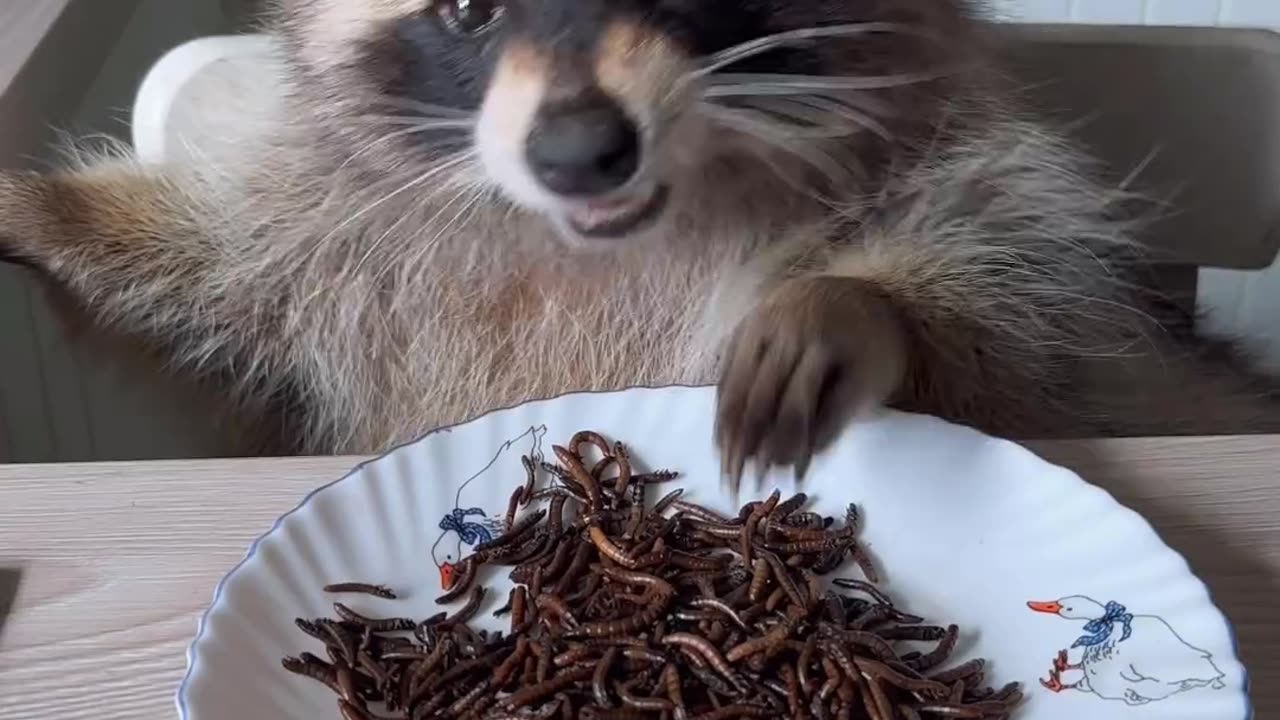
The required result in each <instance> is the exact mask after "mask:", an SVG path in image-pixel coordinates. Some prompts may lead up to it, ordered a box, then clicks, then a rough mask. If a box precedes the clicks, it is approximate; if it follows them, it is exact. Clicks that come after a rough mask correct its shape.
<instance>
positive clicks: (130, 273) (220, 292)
mask: <svg viewBox="0 0 1280 720" xmlns="http://www.w3.org/2000/svg"><path fill="white" fill-rule="evenodd" d="M192 208H193V206H192V205H191V200H190V199H188V198H187V197H186V196H185V195H184V193H183V191H182V190H181V189H180V188H179V187H177V186H176V185H175V184H173V183H171V182H169V181H168V180H166V179H165V178H164V177H163V176H161V175H156V174H151V173H149V172H147V171H145V170H142V169H140V168H138V167H136V166H133V165H131V164H128V163H120V164H115V163H110V164H104V165H100V166H94V167H89V168H87V169H84V170H80V171H77V172H66V173H56V174H50V175H36V174H17V173H9V172H4V171H0V257H3V258H5V259H7V260H11V261H14V262H17V263H20V264H23V265H27V266H29V267H31V268H33V269H34V270H35V271H36V272H37V274H38V275H39V276H40V277H41V279H42V280H43V281H45V283H46V284H51V285H52V286H53V287H54V288H55V290H56V291H57V296H58V298H59V299H60V300H62V302H63V303H66V302H67V301H69V302H70V304H71V306H72V307H73V309H74V311H75V319H76V320H84V319H87V320H88V321H89V322H91V323H93V324H94V325H96V326H98V327H100V328H102V329H104V330H106V331H107V333H108V334H109V335H114V336H119V337H124V338H128V339H130V340H131V341H133V342H135V343H136V342H141V343H142V345H143V346H144V347H145V348H146V349H147V350H149V351H150V352H152V353H154V354H155V355H157V356H158V357H159V359H160V360H161V361H162V362H165V363H166V364H167V365H169V366H170V367H173V368H175V369H178V370H180V371H181V372H182V374H183V375H184V376H186V377H189V378H195V379H198V380H202V381H206V382H213V383H215V384H217V385H220V386H221V385H223V384H224V383H225V384H228V385H233V386H235V387H237V388H239V389H241V390H242V393H241V394H242V395H243V396H244V397H243V398H238V399H239V400H241V403H240V407H237V408H236V410H238V411H240V412H247V413H248V414H249V417H248V419H250V420H255V421H256V420H258V419H259V418H258V417H255V415H259V414H261V411H262V410H263V408H256V409H254V410H251V409H250V408H249V407H247V406H245V405H244V403H245V402H248V403H259V404H262V405H267V404H275V403H276V402H277V398H278V396H279V395H280V393H279V389H278V387H276V386H278V385H279V384H280V382H281V381H280V378H273V377H270V373H269V372H268V371H267V368H270V367H277V368H278V367H279V365H278V364H277V363H274V362H272V361H271V359H270V358H266V357H263V356H262V348H269V347H272V345H271V344H269V343H261V342H258V340H260V339H261V338H257V337H255V333H262V332H265V331H268V330H269V328H267V327H266V326H267V325H268V322H266V321H265V320H264V319H263V318H259V317H250V316H249V315H248V314H247V313H248V311H247V310H244V311H238V310H236V309H234V308H232V307H229V306H228V303H227V302H226V300H227V298H228V295H227V294H226V293H225V291H224V289H223V288H225V287H226V286H228V285H229V283H227V282H219V281H218V278H219V277H223V278H225V277H226V276H227V275H228V273H227V268H226V267H224V265H225V263H226V260H225V258H226V257H227V255H228V254H227V253H226V252H225V251H224V250H223V249H221V248H219V247H218V246H217V245H216V244H215V243H214V242H213V241H212V240H211V239H210V238H209V237H208V236H207V234H206V232H205V230H204V229H203V228H201V227H200V226H199V224H198V223H197V222H196V221H195V220H194V214H193V212H192ZM232 375H234V379H233V381H232V382H228V381H229V380H232V378H231V376H232ZM243 391H248V392H243ZM264 398H267V400H266V401H265V402H264V401H263V399H264ZM271 412H274V410H272V411H271ZM273 444H278V443H275V441H273ZM285 449H287V448H277V447H272V448H270V450H273V451H283V450H285Z"/></svg>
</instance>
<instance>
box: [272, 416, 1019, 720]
mask: <svg viewBox="0 0 1280 720" xmlns="http://www.w3.org/2000/svg"><path fill="white" fill-rule="evenodd" d="M592 445H594V446H595V447H597V448H598V449H599V451H600V452H601V453H602V454H603V457H602V459H600V460H599V461H596V462H594V463H589V462H588V461H587V460H586V459H585V458H584V456H583V455H581V454H579V451H580V450H582V449H583V448H584V447H587V448H589V447H590V446H592ZM555 452H556V456H557V458H558V460H559V464H558V465H552V464H541V466H540V464H539V463H536V462H535V461H533V460H532V459H530V458H524V459H523V461H524V466H525V470H526V474H527V478H526V482H525V484H524V485H522V486H521V487H517V488H516V490H515V492H514V494H513V495H512V497H511V501H510V504H509V506H508V511H507V518H506V519H507V528H508V529H507V531H506V532H505V533H504V534H503V535H501V536H500V537H498V538H496V539H494V540H493V541H492V542H488V543H485V544H483V545H480V546H478V547H476V548H475V552H474V554H472V555H471V556H470V557H468V558H466V559H465V560H464V561H463V562H462V563H461V566H460V569H459V572H458V573H457V575H456V580H455V582H454V585H453V587H452V588H451V589H450V590H449V592H448V593H446V594H445V595H444V596H443V597H441V598H439V602H441V603H448V602H452V601H454V600H457V599H460V598H462V597H464V596H466V597H468V598H469V600H468V602H467V603H466V605H465V607H463V608H461V609H460V610H458V611H457V612H455V613H453V614H452V615H449V614H445V613H441V614H439V615H436V616H435V617H431V618H428V619H426V620H423V621H420V622H418V621H414V620H411V619H407V618H371V617H365V616H363V615H361V614H359V613H356V612H355V611H353V610H351V609H350V608H348V607H347V606H346V605H344V604H342V603H335V604H334V609H335V611H336V613H337V615H338V619H319V620H306V619H299V620H298V621H297V625H298V627H299V628H301V629H302V630H303V631H304V632H306V633H307V634H309V635H312V636H313V637H315V638H317V639H319V640H320V641H321V642H323V643H324V646H325V650H326V652H327V654H328V661H325V660H323V659H321V658H319V657H317V656H315V655H312V654H310V653H303V654H302V655H301V656H300V657H296V658H294V657H290V658H285V660H284V666H285V667H286V668H287V669H289V670H290V671H293V672H296V673H299V674H302V675H306V676H308V677H311V678H314V679H316V680H318V681H320V682H323V683H324V684H326V685H328V686H329V687H330V688H331V689H332V690H333V691H334V692H335V693H337V694H338V696H339V699H338V706H339V709H340V710H341V712H342V714H343V716H344V717H345V718H346V719H347V720H371V719H374V720H376V719H378V718H411V719H413V720H418V719H420V718H504V719H505V718H552V717H562V718H578V717H580V718H646V717H652V718H674V719H675V720H683V719H684V718H707V719H709V718H737V717H789V718H828V717H830V718H854V719H857V718H865V719H868V720H920V719H924V718H981V719H985V718H1008V717H1009V716H1010V715H1011V714H1012V713H1013V711H1014V708H1015V706H1016V705H1017V704H1018V703H1019V701H1020V699H1021V692H1020V691H1019V689H1018V686H1017V685H1016V684H1013V685H1009V686H1007V687H1005V688H1004V689H1002V690H993V689H990V688H988V687H985V686H984V685H983V684H982V680H983V662H982V661H981V660H970V661H968V662H964V663H961V664H957V665H953V666H951V667H949V668H947V669H939V668H940V667H941V666H942V665H943V664H944V663H946V662H947V661H948V660H949V659H950V658H949V656H950V655H951V652H952V650H953V648H954V647H955V644H956V639H957V632H958V630H957V628H956V627H955V626H954V625H952V626H950V627H940V626H934V625H926V624H923V622H924V621H923V619H922V618H919V617H915V616H912V615H909V614H907V613H905V612H902V611H901V610H898V609H896V608H895V607H894V606H893V604H892V603H891V602H890V601H889V599H888V598H887V597H886V596H885V595H884V594H883V593H882V592H881V591H880V590H878V589H877V588H876V587H875V586H874V585H873V584H872V583H874V582H875V579H876V578H875V573H874V572H873V570H872V567H871V564H870V562H869V561H868V560H867V558H866V556H865V554H864V553H863V552H862V550H861V548H860V546H859V544H858V541H857V537H856V534H857V520H858V517H857V513H856V510H855V508H854V507H853V506H850V507H849V510H848V513H847V515H846V517H845V521H844V523H843V525H841V526H839V527H834V525H835V523H834V522H833V521H832V519H830V518H825V517H822V516H820V515H817V514H814V513H812V512H808V511H806V510H805V509H804V505H805V502H806V498H805V497H804V495H802V494H801V495H796V496H794V497H792V498H790V499H788V500H781V499H780V496H779V494H778V493H777V492H775V493H774V494H773V495H771V496H770V497H769V498H768V499H767V500H764V501H761V502H753V503H748V504H747V505H745V506H743V508H742V509H741V511H740V512H739V513H738V515H737V516H736V517H723V516H721V515H719V514H717V513H715V512H713V511H711V510H709V509H707V508H705V507H702V506H700V505H696V504H693V503H690V502H685V501H683V500H682V499H681V492H682V491H680V490H674V491H672V492H669V493H667V494H666V495H665V496H663V497H662V498H661V499H660V500H658V501H657V502H656V504H654V505H653V506H652V507H647V503H646V494H647V493H648V491H649V490H650V489H651V486H656V485H660V484H662V483H665V482H668V481H670V480H671V479H673V478H674V477H675V475H674V474H673V473H668V472H657V473H647V474H639V473H636V474H633V473H632V471H631V463H630V460H629V458H628V456H627V453H626V451H625V450H624V448H623V447H622V445H620V444H609V443H608V442H607V441H605V439H604V438H602V437H601V436H600V435H598V434H596V433H592V432H582V433H578V434H577V435H575V436H574V437H573V439H572V440H571V441H570V442H569V444H568V446H567V447H556V448H555ZM588 465H590V467H588ZM540 468H541V469H543V470H545V471H547V474H548V475H549V476H550V477H551V478H552V482H551V483H549V486H548V487H545V488H541V489H539V488H538V487H537V484H538V483H537V478H538V476H539V474H540V473H539V472H538V471H539V469H540ZM543 503H546V505H547V507H545V508H539V509H536V510H535V509H532V508H530V507H529V506H535V505H541V504H543ZM521 508H526V509H525V511H524V514H523V515H520V512H521ZM850 557H851V558H853V559H854V560H855V562H856V564H857V566H858V567H860V568H861V573H862V574H863V575H864V576H865V579H846V578H835V579H832V580H831V581H830V582H829V583H827V582H825V581H824V580H823V579H821V577H820V576H823V575H826V574H828V573H831V572H833V571H835V570H836V569H838V568H839V567H841V566H842V565H843V564H844V561H845V560H846V558H850ZM494 565H500V566H508V567H513V570H512V571H511V578H512V580H513V581H514V582H515V584H516V586H515V589H514V590H513V591H512V592H511V594H510V596H509V598H508V601H507V602H506V604H505V605H504V606H503V607H502V608H501V609H499V610H498V611H497V612H495V615H497V616H509V617H510V631H509V632H506V633H487V632H485V631H475V630H473V629H471V628H469V627H468V625H467V622H468V621H469V620H470V619H472V618H473V617H474V616H475V614H476V613H477V612H478V611H479V608H480V606H481V604H482V602H483V600H484V597H485V590H484V588H483V587H480V586H479V585H477V584H476V582H475V581H476V576H477V573H478V571H479V569H480V568H481V567H482V566H494ZM828 585H829V588H828ZM326 590H329V591H331V592H364V593H368V594H373V595H377V596H379V597H389V598H394V594H393V593H392V592H391V591H390V590H389V589H387V588H385V587H382V586H377V585H361V584H358V583H346V584H342V585H332V586H329V587H328V588H326Z"/></svg>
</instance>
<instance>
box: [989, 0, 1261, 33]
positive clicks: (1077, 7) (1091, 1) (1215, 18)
mask: <svg viewBox="0 0 1280 720" xmlns="http://www.w3.org/2000/svg"><path fill="white" fill-rule="evenodd" d="M992 6H993V7H994V8H995V9H996V11H997V12H1000V13H1002V14H1007V15H1009V16H1010V17H1016V18H1018V19H1023V20H1029V21H1038V22H1064V21H1065V22H1089V23H1110V24H1143V23H1145V24H1161V25H1247V26H1264V27H1280V0H993V2H992Z"/></svg>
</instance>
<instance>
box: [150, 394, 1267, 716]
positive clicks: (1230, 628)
mask: <svg viewBox="0 0 1280 720" xmlns="http://www.w3.org/2000/svg"><path fill="white" fill-rule="evenodd" d="M711 387H714V386H712V385H692V384H679V383H676V384H669V385H632V386H629V387H626V388H621V389H612V390H577V391H571V392H565V393H560V394H558V395H551V396H548V397H542V398H532V399H529V400H525V401H523V402H518V403H514V404H511V405H507V406H504V407H499V408H494V409H492V410H489V411H486V412H484V413H481V414H479V415H476V416H474V417H471V418H467V419H465V420H461V421H459V422H456V423H451V424H449V425H441V426H440V427H437V428H434V429H431V430H428V431H426V432H424V433H422V434H421V435H418V436H417V437H414V438H413V439H411V440H407V441H405V442H402V443H400V444H397V445H395V446H393V447H391V448H389V449H388V450H386V451H384V452H382V453H380V454H378V455H375V456H373V457H370V458H368V459H366V460H362V461H360V462H358V463H356V464H355V465H354V466H353V467H352V468H351V469H350V470H348V471H347V472H346V473H344V474H343V475H341V476H340V477H337V478H335V479H333V480H330V481H328V482H325V483H323V484H321V485H319V486H317V487H316V488H314V489H312V490H310V491H309V492H307V494H306V495H304V496H303V497H302V499H301V500H300V501H299V502H298V503H297V504H296V505H295V506H293V507H292V508H290V509H289V510H288V511H286V512H284V513H283V514H281V515H280V516H279V517H277V518H276V519H275V520H274V521H272V523H271V526H270V527H269V528H267V530H266V531H264V532H263V533H261V534H260V535H258V536H257V537H255V538H254V540H253V542H252V543H250V545H249V549H248V550H247V551H246V552H245V554H244V557H242V558H241V559H240V560H239V561H237V562H236V564H235V565H234V566H232V568H231V569H230V570H228V571H227V572H226V573H225V574H224V575H223V576H222V578H221V579H219V580H218V583H217V585H215V586H214V590H213V596H212V598H211V600H210V602H209V605H208V607H206V608H205V609H204V611H203V612H202V613H201V614H200V619H199V621H198V622H197V626H196V634H195V636H194V637H193V638H192V640H191V642H190V643H189V644H188V645H187V650H186V660H187V668H186V671H185V672H184V673H183V676H182V680H181V682H180V683H179V684H178V689H177V691H176V692H175V693H174V701H175V704H176V705H177V710H178V717H179V720H188V717H189V710H188V708H187V704H186V693H187V689H188V687H189V686H190V683H191V681H192V679H193V677H194V675H195V672H196V665H197V655H196V646H197V645H198V644H199V643H200V641H201V639H203V637H204V634H205V631H206V629H207V626H208V623H209V616H210V615H211V614H212V613H213V611H214V609H215V608H217V607H218V605H219V604H220V602H221V600H222V596H223V591H224V590H225V588H226V585H227V583H228V581H229V580H230V579H231V577H232V576H233V575H235V574H236V572H237V571H239V570H240V569H241V568H242V567H243V566H244V565H245V564H246V563H248V562H249V560H251V559H252V558H253V557H254V556H255V555H256V554H257V552H258V549H259V547H260V546H261V544H262V543H263V542H264V541H265V540H266V539H267V538H268V537H270V536H271V535H273V534H274V533H275V532H276V531H277V530H279V528H280V527H281V525H283V523H284V522H285V520H286V519H288V518H289V517H290V516H292V515H294V514H295V513H297V512H299V511H300V510H302V508H304V507H305V506H307V504H308V503H310V502H311V500H312V499H313V498H314V497H315V496H316V495H317V494H319V493H321V492H323V491H325V490H328V489H329V488H332V487H334V486H336V485H338V484H339V483H342V482H344V481H346V480H349V479H351V478H353V477H355V476H357V475H359V474H360V473H361V472H363V471H364V470H365V469H366V468H368V467H369V466H371V465H375V464H377V463H380V462H381V461H383V460H385V459H387V458H388V457H390V456H392V455H395V454H396V453H398V452H400V451H401V450H404V449H405V448H408V447H411V446H414V445H417V444H418V443H420V442H422V441H424V440H426V439H427V438H430V437H433V436H435V435H440V434H444V433H448V432H450V431H451V430H453V429H454V428H458V427H461V426H464V425H469V424H471V423H476V422H480V421H483V420H485V419H487V418H489V417H491V416H494V415H498V414H501V413H505V412H510V411H513V410H516V409H518V408H521V407H524V406H526V405H531V404H537V403H549V402H553V401H558V400H563V399H568V398H573V397H591V396H600V395H622V394H627V393H632V392H633V391H643V392H664V391H668V390H706V389H708V388H711ZM890 412H892V413H895V414H898V415H908V416H910V415H915V416H919V417H929V418H932V419H935V420H939V421H941V422H943V423H946V424H948V425H953V426H956V427H960V428H964V429H966V430H969V431H971V432H974V433H977V434H978V435H980V436H982V437H986V438H989V439H991V440H993V441H995V442H997V443H999V444H1003V445H1005V446H1006V447H1008V448H1011V449H1013V450H1014V451H1015V452H1018V453H1021V454H1023V455H1024V456H1026V455H1030V456H1032V457H1034V458H1036V459H1037V460H1039V461H1041V462H1043V463H1045V464H1047V465H1049V466H1051V467H1054V468H1057V469H1060V470H1062V471H1063V472H1064V473H1066V476H1065V477H1066V478H1067V479H1069V480H1071V481H1074V483H1076V484H1077V485H1079V486H1080V489H1082V490H1085V491H1092V492H1094V493H1098V494H1101V495H1102V496H1104V497H1105V499H1106V500H1109V501H1110V503H1111V504H1112V505H1114V506H1115V507H1116V508H1118V509H1119V510H1121V511H1122V512H1123V513H1124V514H1127V515H1128V516H1129V519H1130V520H1131V521H1132V520H1136V521H1137V528H1138V529H1141V530H1145V531H1146V532H1148V533H1150V534H1151V535H1152V536H1153V537H1154V539H1155V540H1156V541H1157V542H1158V543H1159V544H1160V545H1162V546H1164V548H1165V549H1167V550H1168V551H1169V552H1170V553H1172V554H1173V555H1174V556H1176V557H1177V559H1178V561H1179V562H1180V563H1181V567H1182V568H1183V569H1184V570H1185V572H1186V574H1187V575H1189V576H1190V577H1191V578H1193V579H1194V580H1195V581H1196V582H1197V583H1199V585H1200V586H1201V587H1203V589H1204V592H1205V595H1206V597H1207V598H1208V601H1209V604H1210V605H1211V606H1212V607H1213V610H1214V612H1215V613H1216V614H1217V616H1218V618H1219V620H1220V621H1221V622H1222V624H1223V625H1224V626H1225V628H1226V630H1227V635H1228V637H1229V638H1230V643H1231V650H1232V653H1233V655H1234V659H1235V660H1236V662H1237V663H1239V665H1240V667H1241V669H1242V672H1243V678H1242V684H1241V692H1242V693H1243V695H1244V700H1245V716H1244V718H1242V720H1254V718H1255V715H1254V706H1253V698H1252V696H1251V694H1250V689H1251V686H1252V676H1251V675H1250V673H1249V668H1248V666H1247V665H1245V664H1244V662H1243V660H1241V658H1240V640H1239V634H1238V632H1237V631H1236V627H1235V624H1234V623H1233V622H1232V621H1231V619H1230V618H1229V617H1227V614H1226V613H1225V612H1224V611H1223V610H1222V608H1221V607H1220V606H1219V605H1218V603H1217V602H1216V601H1215V600H1214V595H1213V588H1211V587H1210V586H1209V585H1208V583H1206V582H1204V580H1203V579H1201V578H1200V576H1199V575H1197V574H1196V573H1195V572H1194V568H1192V567H1191V563H1190V562H1189V561H1188V560H1187V558H1186V556H1185V555H1183V554H1182V552H1180V551H1179V550H1178V549H1177V548H1174V547H1173V546H1171V545H1169V544H1168V543H1167V542H1165V540H1164V537H1163V536H1162V535H1161V534H1160V531H1159V530H1158V529H1157V528H1156V527H1155V526H1154V525H1152V524H1151V522H1150V521H1149V520H1147V518H1146V517H1145V516H1143V515H1142V514H1141V513H1139V512H1138V511H1136V510H1134V509H1133V508H1130V507H1129V506H1127V505H1125V504H1124V503H1122V502H1120V501H1119V500H1118V499H1117V498H1116V497H1115V495H1113V494H1112V493H1111V492H1110V491H1108V490H1107V489H1106V488H1103V487H1101V486H1099V485H1095V484H1093V483H1090V482H1089V481H1087V480H1085V479H1084V478H1083V477H1082V476H1080V475H1079V474H1078V473H1077V472H1075V471H1074V470H1072V469H1071V468H1068V467H1065V466H1062V465H1058V464H1057V463H1054V462H1050V461H1049V460H1046V459H1044V458H1042V457H1040V456H1039V455H1037V454H1036V453H1034V452H1032V451H1031V450H1030V449H1029V448H1027V447H1025V446H1024V445H1022V444H1021V443H1019V442H1015V441H1013V440H1008V439H1005V438H1000V437H996V436H993V435H987V434H986V433H983V432H981V431H980V430H977V429H975V428H972V427H969V426H966V425H959V424H957V423H952V422H950V421H947V420H943V419H941V418H936V417H933V416H927V415H921V414H919V413H910V412H906V411H902V410H894V409H891V410H890Z"/></svg>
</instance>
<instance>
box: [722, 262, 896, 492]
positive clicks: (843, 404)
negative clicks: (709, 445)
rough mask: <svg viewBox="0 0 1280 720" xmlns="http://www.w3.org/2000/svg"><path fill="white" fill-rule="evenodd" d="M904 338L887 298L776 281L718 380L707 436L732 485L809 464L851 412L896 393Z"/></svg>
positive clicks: (836, 286)
mask: <svg viewBox="0 0 1280 720" xmlns="http://www.w3.org/2000/svg"><path fill="white" fill-rule="evenodd" d="M907 347H908V338H907V333H906V330H905V327H904V325H903V322H902V321H901V319H900V318H899V316H898V313H897V311H896V310H895V308H894V307H893V305H892V304H891V303H890V301H889V299H888V298H887V297H886V296H885V295H884V293H883V292H881V291H880V290H879V289H878V288H877V286H875V285H874V284H871V283H869V282H866V281H863V280H860V279H855V278H848V277H837V276H817V277H804V278H796V279H791V280H787V281H784V282H783V283H782V284H781V285H780V286H778V287H777V288H776V289H775V290H774V291H773V292H772V293H771V294H770V295H769V296H768V297H767V298H766V299H765V300H764V302H763V303H761V305H760V306H759V307H758V308H756V309H755V311H754V312H752V313H751V314H750V315H749V316H748V317H747V318H746V319H745V320H744V321H743V322H742V324H741V325H740V326H739V328H738V329H737V331H736V332H735V333H734V335H733V337H732V338H731V340H730V342H729V346H728V349H727V352H726V354H725V357H724V360H723V365H722V372H721V378H720V394H719V407H718V408H717V421H716V438H717V442H718V444H719V445H720V448H721V451H722V453H723V462H724V470H725V472H726V473H727V474H728V475H729V477H730V478H732V479H733V480H734V481H735V482H736V481H737V479H738V478H739V477H740V476H741V474H742V470H743V467H744V465H745V463H746V461H747V460H748V459H749V458H754V459H755V461H756V462H757V463H758V464H759V465H760V466H761V467H767V466H770V465H794V466H795V467H796V472H797V475H801V476H802V475H803V474H804V472H805V469H806V467H807V465H808V462H809V458H810V457H811V456H812V454H813V453H814V452H815V450H817V449H820V448H822V447H823V446H825V445H826V444H828V443H829V442H831V440H833V439H834V438H835V436H836V435H837V434H838V433H839V432H840V430H841V429H843V427H844V426H845V424H846V423H847V422H848V420H849V419H850V417H852V416H853V415H855V414H856V413H858V412H859V411H860V410H863V409H866V408H870V407H874V406H878V405H881V404H883V403H884V402H885V401H887V400H888V399H889V397H890V396H891V395H893V393H894V392H895V391H896V390H897V389H898V388H899V386H901V384H902V382H903V379H904V377H905V374H906V372H907V360H908V358H907Z"/></svg>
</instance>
